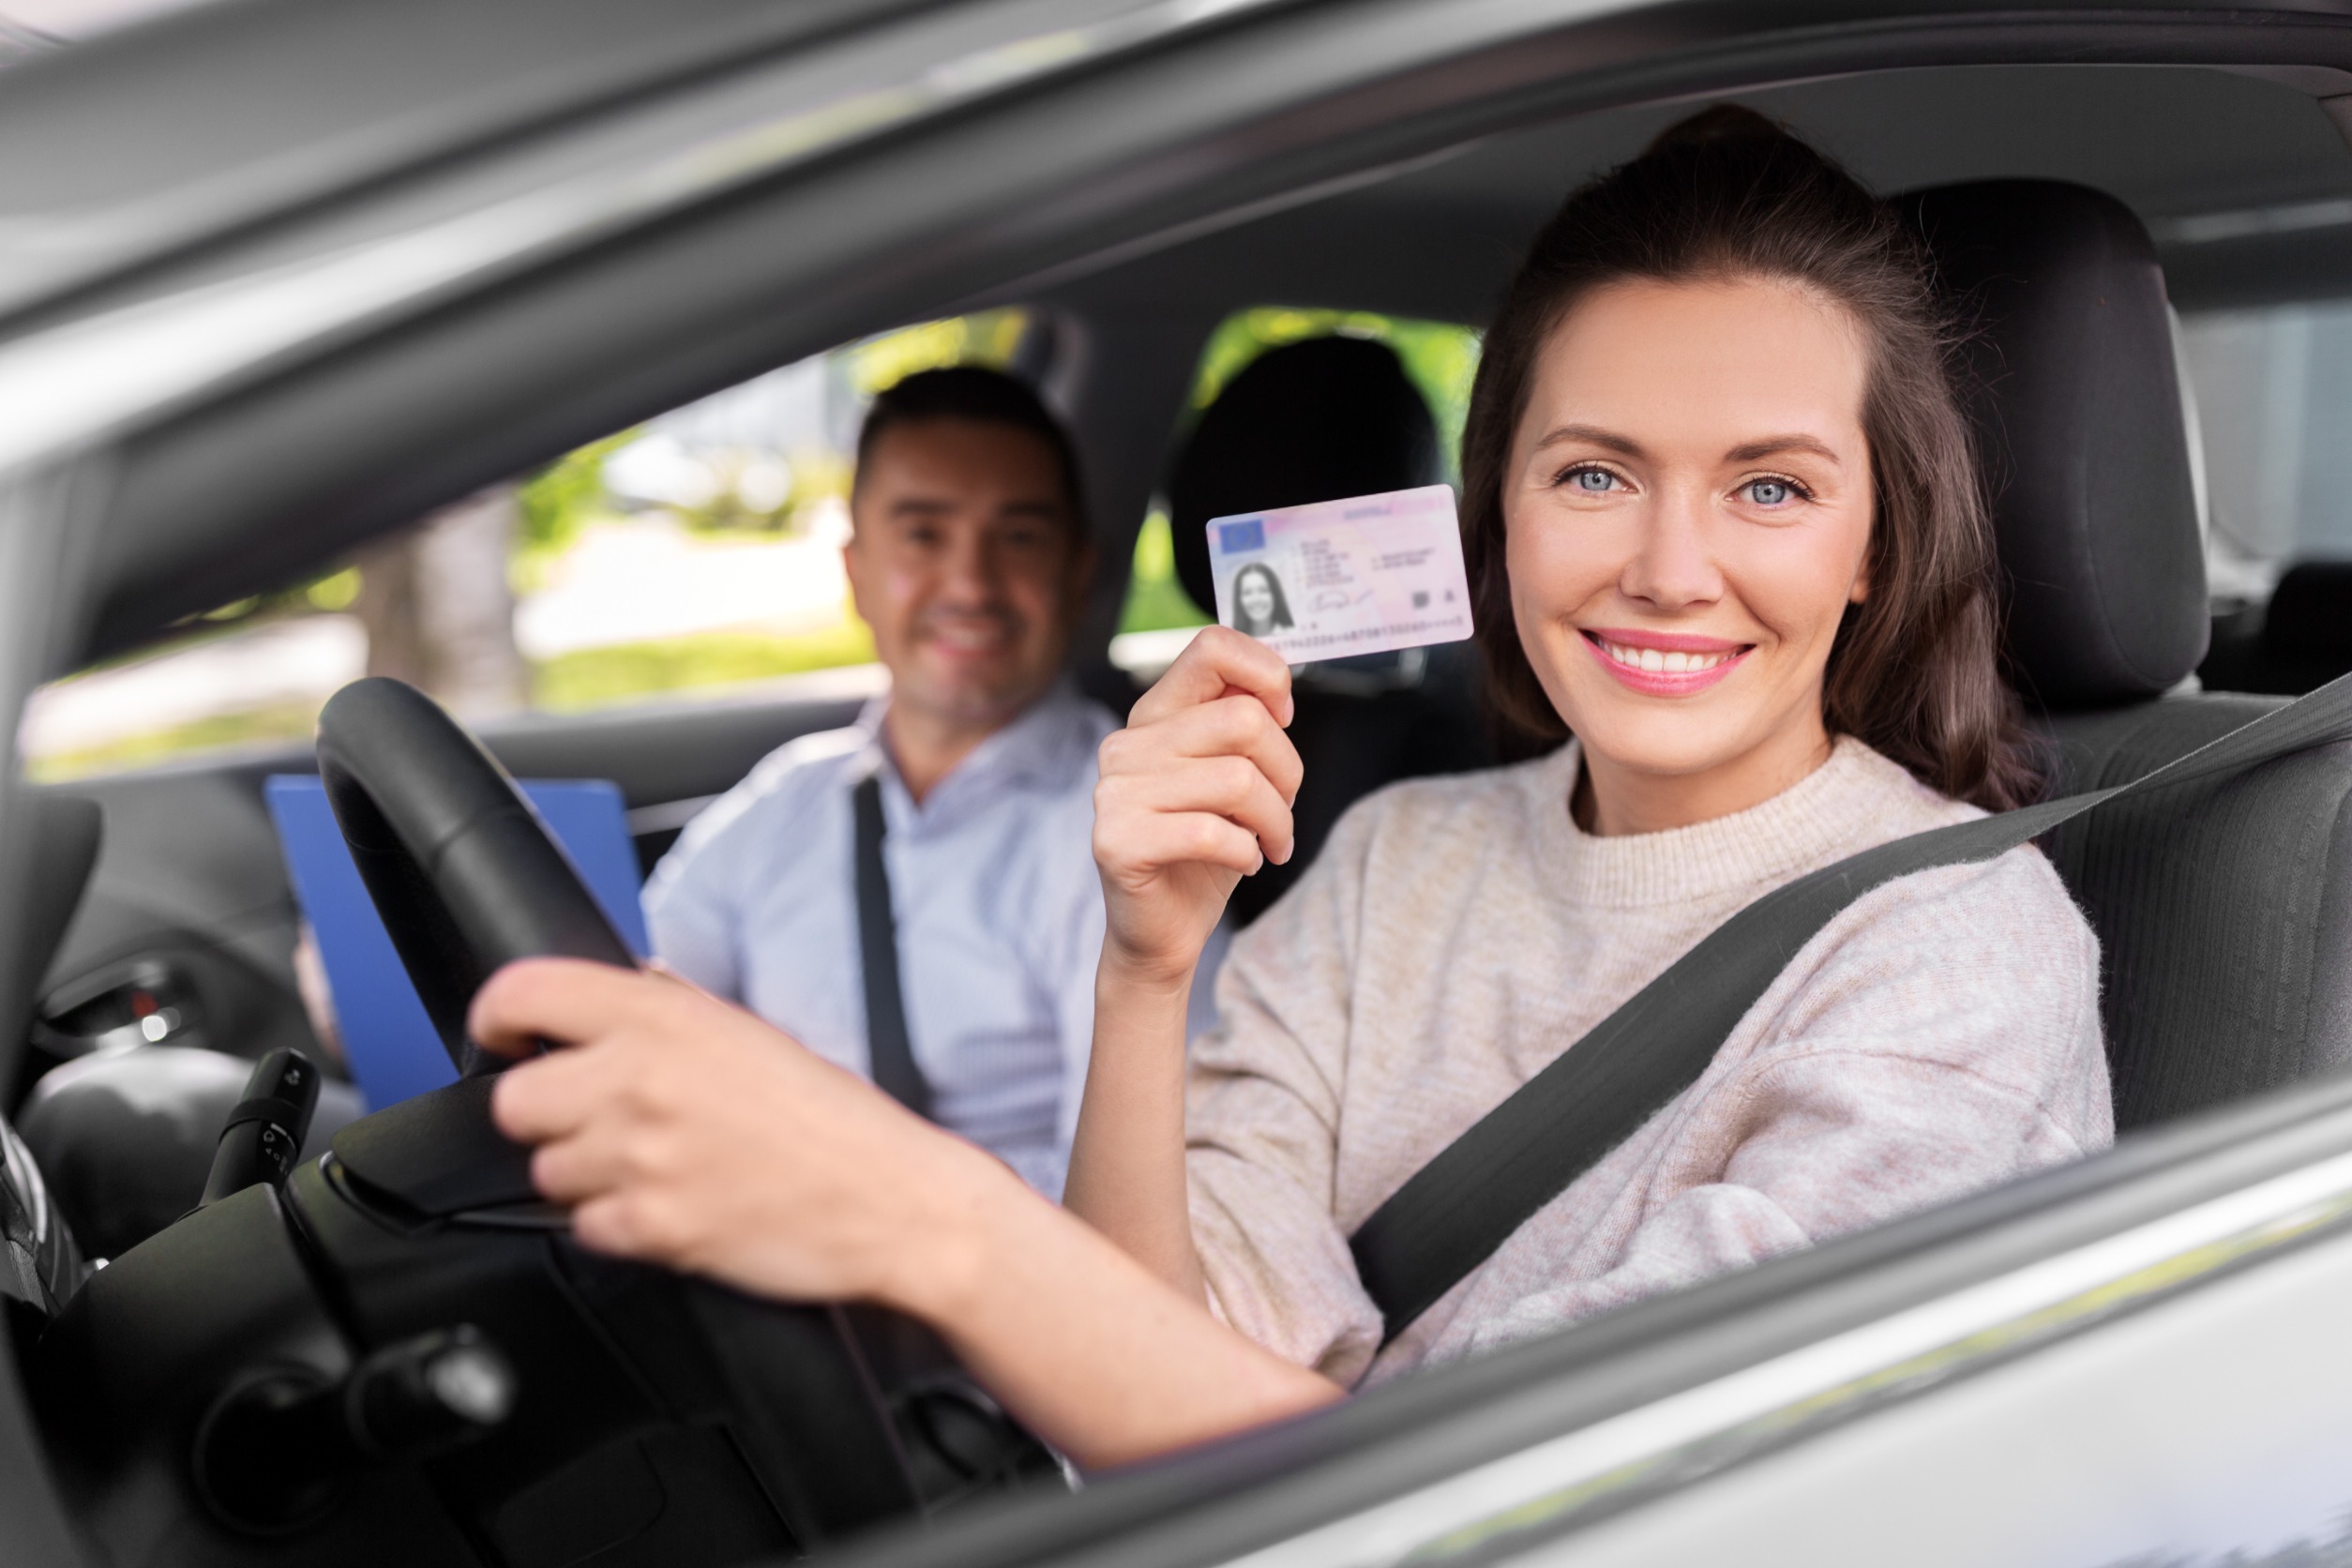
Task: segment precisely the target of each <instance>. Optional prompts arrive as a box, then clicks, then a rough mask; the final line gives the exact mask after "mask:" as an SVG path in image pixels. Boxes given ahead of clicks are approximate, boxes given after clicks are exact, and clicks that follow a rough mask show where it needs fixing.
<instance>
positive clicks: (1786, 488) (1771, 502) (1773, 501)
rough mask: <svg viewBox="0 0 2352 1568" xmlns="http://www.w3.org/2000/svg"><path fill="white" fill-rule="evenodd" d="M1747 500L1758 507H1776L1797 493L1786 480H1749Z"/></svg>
mask: <svg viewBox="0 0 2352 1568" xmlns="http://www.w3.org/2000/svg"><path fill="white" fill-rule="evenodd" d="M1747 491H1748V499H1749V500H1750V501H1753V502H1755V503H1756V505H1759V506H1777V505H1780V504H1781V503H1782V502H1784V501H1787V499H1788V498H1789V497H1790V496H1793V495H1795V494H1796V493H1797V491H1796V489H1795V487H1793V486H1792V485H1790V484H1789V482H1788V481H1787V480H1786V479H1750V480H1749V481H1748V484H1747Z"/></svg>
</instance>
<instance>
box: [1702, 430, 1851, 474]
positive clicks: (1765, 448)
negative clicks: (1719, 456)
mask: <svg viewBox="0 0 2352 1568" xmlns="http://www.w3.org/2000/svg"><path fill="white" fill-rule="evenodd" d="M1783 452H1810V453H1812V454H1813V455H1814V456H1815V457H1817V458H1824V459H1827V460H1829V461H1830V462H1831V463H1832V464H1834V465H1835V466H1837V467H1839V468H1843V467H1845V466H1846V465H1845V464H1844V463H1842V462H1839V461H1838V457H1837V454H1836V453H1835V452H1832V451H1831V450H1830V449H1829V447H1828V446H1827V445H1824V444H1823V443H1821V442H1819V441H1817V440H1815V439H1814V438H1813V437H1811V436H1809V435H1770V436H1766V437H1765V438H1764V439H1763V440H1761V441H1750V442H1745V443H1742V444H1741V445H1738V446H1734V447H1733V448H1732V449H1731V450H1730V451H1728V452H1726V453H1725V454H1724V460H1725V461H1726V462H1754V461H1756V459H1758V458H1772V457H1778V456H1779V455H1780V454H1781V453H1783Z"/></svg>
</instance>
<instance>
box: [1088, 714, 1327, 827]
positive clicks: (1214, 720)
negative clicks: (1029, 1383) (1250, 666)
mask: <svg viewBox="0 0 2352 1568" xmlns="http://www.w3.org/2000/svg"><path fill="white" fill-rule="evenodd" d="M1118 733H1119V734H1122V735H1124V736H1126V737H1127V739H1126V740H1125V741H1124V742H1123V743H1122V744H1121V745H1120V746H1114V747H1111V748H1110V752H1109V755H1108V756H1107V757H1106V758H1105V766H1106V768H1107V770H1108V771H1110V772H1113V773H1116V772H1118V771H1120V770H1121V768H1122V767H1124V766H1136V767H1138V768H1139V769H1141V770H1144V771H1153V770H1156V769H1158V768H1159V767H1162V766H1164V765H1165V763H1166V760H1167V759H1168V758H1171V757H1246V758H1247V759H1249V760H1250V761H1252V762H1254V763H1256V764H1257V765H1258V770H1259V772H1260V773H1262V774H1264V775H1265V776H1266V777H1267V779H1268V781H1269V782H1271V783H1272V784H1273V785H1274V789H1275V791H1276V792H1279V793H1280V794H1281V796H1282V798H1283V799H1284V800H1286V801H1289V800H1295V799H1297V798H1298V792H1299V781H1300V779H1301V778H1302V777H1303V776H1304V772H1305V770H1304V765H1303V764H1302V763H1301V762H1300V761H1299V750H1298V747H1297V746H1293V745H1292V744H1291V743H1290V737H1289V735H1287V734H1285V733H1284V732H1283V730H1282V727H1281V726H1280V725H1278V724H1276V723H1275V722H1274V716H1272V715H1271V714H1269V713H1268V712H1267V711H1266V708H1265V705H1264V704H1263V703H1262V702H1260V701H1258V699H1256V698H1255V697H1243V696H1228V697H1221V698H1219V699H1217V700H1216V701H1214V702H1204V703H1201V704H1200V705H1199V706H1198V707H1193V708H1186V709H1184V710H1182V711H1181V712H1178V713H1174V714H1171V715H1169V716H1168V717H1167V718H1164V719H1162V720H1160V721H1159V722H1158V723H1156V724H1153V725H1152V726H1150V727H1149V728H1147V729H1130V730H1123V731H1119V732H1118Z"/></svg>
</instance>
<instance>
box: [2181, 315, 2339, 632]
mask: <svg viewBox="0 0 2352 1568" xmlns="http://www.w3.org/2000/svg"><path fill="white" fill-rule="evenodd" d="M2181 343H2182V348H2183V353H2184V356H2185V358H2186V361H2187V369H2188V373H2189V380H2190V384H2191V385H2192V386H2193V387H2194V389H2195V394H2196V410H2197V423H2198V425H2199V427H2200V429H2201V430H2202V434H2203V438H2204V440H2203V445H2204V452H2205V466H2206V489H2207V493H2208V496H2209V517H2210V529H2209V535H2208V547H2207V579H2208V581H2209V583H2210V585H2211V589H2212V593H2213V599H2214V610H2215V611H2216V612H2217V613H2224V614H2226V613H2228V612H2230V611H2238V610H2242V609H2244V608H2246V607H2248V606H2250V605H2258V604H2260V603H2262V602H2263V601H2264V600H2266V599H2268V598H2269V594H2270V589H2271V587H2272V585H2273V584H2274V583H2276V581H2277V580H2278V578H2279V575H2280V573H2281V572H2283V571H2284V570H2285V568H2286V567H2288V566H2290V565H2294V564H2295V563H2296V562H2299V561H2308V560H2344V559H2346V558H2352V439H2347V435H2348V434H2352V302H2327V303H2321V304H2297V305H2287V306H2276V307H2269V308H2266V309H2244V310H2227V311H2213V312H2208V313H2202V314H2196V315H2191V316H2188V317H2186V318H2185V319H2184V320H2183V321H2182V323H2181Z"/></svg>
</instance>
